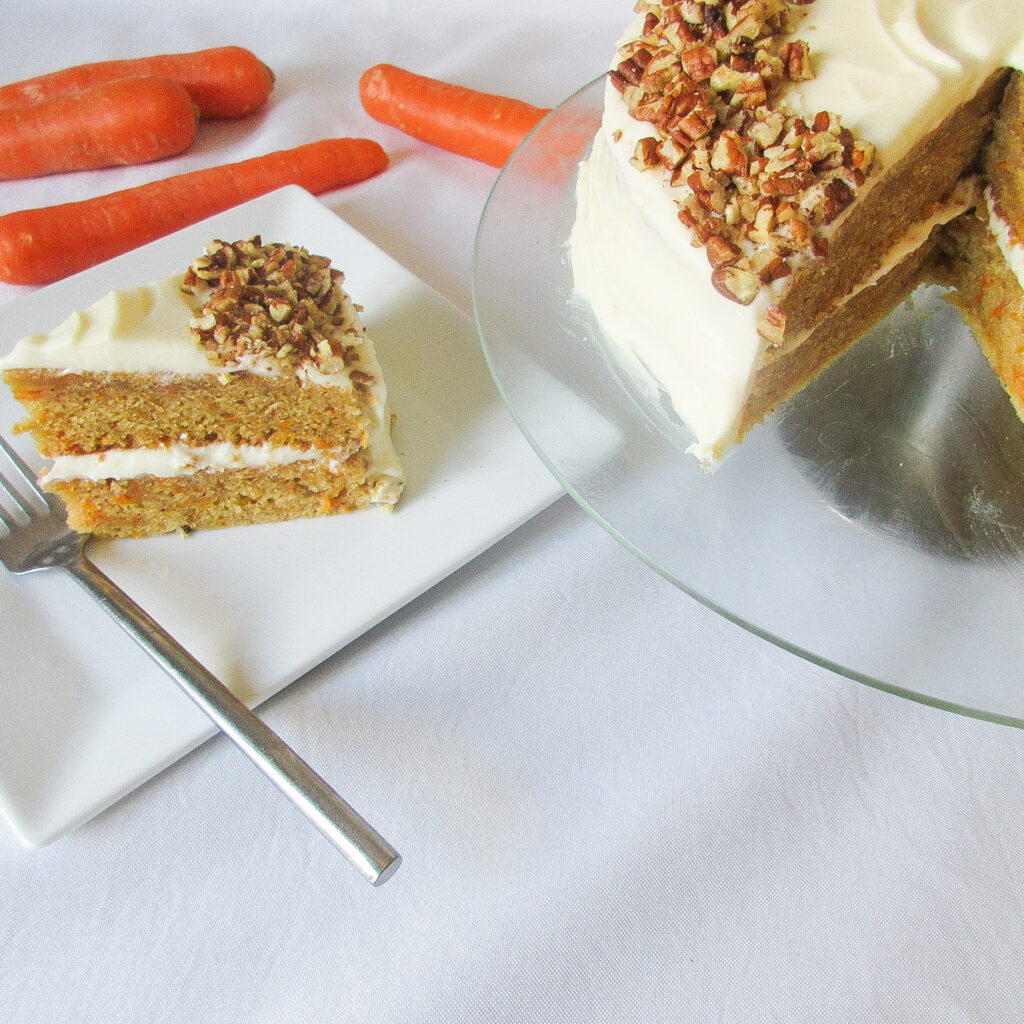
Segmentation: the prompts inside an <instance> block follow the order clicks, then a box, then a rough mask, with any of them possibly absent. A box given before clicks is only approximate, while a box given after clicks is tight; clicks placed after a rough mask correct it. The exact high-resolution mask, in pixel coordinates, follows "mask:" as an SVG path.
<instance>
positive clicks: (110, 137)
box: [0, 77, 198, 179]
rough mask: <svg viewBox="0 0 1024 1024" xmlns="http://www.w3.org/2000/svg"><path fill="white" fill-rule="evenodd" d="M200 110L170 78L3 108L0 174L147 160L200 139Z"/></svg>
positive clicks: (128, 81)
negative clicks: (197, 138) (197, 134)
mask: <svg viewBox="0 0 1024 1024" xmlns="http://www.w3.org/2000/svg"><path fill="white" fill-rule="evenodd" d="M197 121H198V114H197V111H196V108H195V104H193V102H192V97H191V96H189V94H188V91H187V90H186V89H185V87H184V86H183V85H180V84H179V83H178V82H175V81H172V80H171V79H170V78H156V77H145V78H121V79H117V80H116V81H113V82H102V83H100V84H99V85H94V86H93V87H92V88H90V89H86V90H84V91H83V92H79V93H75V94H74V95H72V96H57V97H54V98H53V99H49V100H40V101H39V102H38V103H33V104H31V105H30V106H27V107H15V108H14V109H13V110H0V178H3V179H11V178H34V177H37V176H38V175H41V174H56V173H58V172H60V171H83V170H93V169H95V168H97V167H111V166H113V165H115V164H142V163H147V162H149V161H150V160H160V159H162V158H164V157H168V156H174V155H175V154H176V153H180V152H181V151H182V150H183V149H185V148H186V147H187V146H189V145H190V144H191V142H192V140H193V139H194V138H195V137H196V123H197Z"/></svg>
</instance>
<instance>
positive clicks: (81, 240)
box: [0, 139, 388, 284]
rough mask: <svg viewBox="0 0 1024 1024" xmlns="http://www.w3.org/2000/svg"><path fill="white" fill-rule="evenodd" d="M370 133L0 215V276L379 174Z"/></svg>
mask: <svg viewBox="0 0 1024 1024" xmlns="http://www.w3.org/2000/svg"><path fill="white" fill-rule="evenodd" d="M387 165H388V157H387V154H386V153H385V152H384V150H383V149H381V147H380V146H379V145H378V144H377V143H376V142H373V141H371V140H370V139H321V140H320V141H319V142H311V143H308V144H307V145H305V146H298V147H296V148H295V149H285V150H280V151H278V152H276V153H268V154H266V155H265V156H258V157H253V158H252V159H250V160H242V161H241V162H239V163H234V164H222V165H220V166H218V167H208V168H205V169H204V170H200V171H190V172H188V173H186V174H178V175H175V176H174V177H172V178H164V179H162V180H161V181H153V182H150V183H149V184H146V185H139V186H136V187H135V188H129V189H124V190H122V191H120V192H111V193H110V194H109V195H105V196H97V197H96V198H94V199H85V200H82V201H80V202H74V203H65V204H62V205H60V206H48V207H43V208H41V209H35V210H19V211H17V212H15V213H8V214H6V215H4V216H2V217H0V281H6V282H7V283H8V284H48V283H49V282H51V281H56V280H58V279H60V278H62V277H67V276H68V275H69V274H74V273H76V272H77V271H79V270H84V269H85V268H86V267H90V266H92V265H93V264H94V263H100V262H102V261H103V260H107V259H110V258H111V257H112V256H117V255H119V254H120V253H123V252H127V251H128V250H129V249H134V248H135V247H136V246H139V245H143V244H145V243H146V242H151V241H153V240H154V239H156V238H161V237H162V236H164V235H166V234H169V233H170V232H172V231H177V230H178V229H179V228H184V227H187V226H188V225H189V224H194V223H196V221H199V220H202V219H203V218H204V217H211V216H213V214H215V213H220V212H221V211H222V210H226V209H228V208H229V207H232V206H236V205H238V204H239V203H242V202H245V201H246V200H248V199H255V198H256V197H257V196H261V195H264V194H265V193H267V192H270V191H272V190H273V189H276V188H281V187H282V186H284V185H292V184H294V185H301V186H302V187H303V188H305V189H306V190H307V191H309V192H312V193H314V194H319V193H321V192H326V191H328V190H330V189H333V188H339V187H340V186H342V185H349V184H352V183H354V182H357V181H362V180H363V179H365V178H369V177H372V176H373V175H374V174H379V173H380V172H381V171H383V170H384V169H385V168H386V167H387Z"/></svg>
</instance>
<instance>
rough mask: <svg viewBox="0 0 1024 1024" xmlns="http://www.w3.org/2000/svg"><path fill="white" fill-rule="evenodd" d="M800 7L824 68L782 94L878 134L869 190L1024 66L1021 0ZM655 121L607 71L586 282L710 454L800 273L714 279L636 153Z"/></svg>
mask: <svg viewBox="0 0 1024 1024" xmlns="http://www.w3.org/2000/svg"><path fill="white" fill-rule="evenodd" d="M793 11H794V13H795V14H796V16H797V20H796V25H795V28H794V31H793V33H792V37H793V38H799V39H802V40H806V41H807V43H808V44H809V48H810V53H811V56H812V65H813V68H814V71H815V77H814V78H812V79H810V80H808V81H794V82H787V83H786V85H785V86H784V87H783V92H782V94H781V98H782V100H783V101H784V103H785V104H786V105H787V106H788V107H789V108H791V109H792V111H793V112H794V113H796V114H798V115H801V116H806V117H808V118H813V117H814V115H815V113H817V112H818V111H822V110H827V111H834V112H836V113H838V114H839V115H840V116H841V117H842V120H843V124H844V125H845V126H846V127H848V128H850V129H851V130H852V131H853V132H854V133H855V135H857V136H858V137H859V138H864V139H867V140H868V141H869V142H871V143H872V144H873V145H874V147H875V167H874V170H873V171H872V173H871V174H870V175H869V176H868V178H867V180H866V182H865V183H864V185H863V186H862V191H863V190H866V189H869V188H870V187H871V186H872V185H873V184H874V183H875V182H877V181H878V180H881V179H882V177H884V173H885V170H886V168H889V167H892V166H894V165H895V164H896V163H897V162H898V161H899V160H900V159H901V158H902V157H903V156H905V155H906V153H907V152H908V149H909V147H910V146H911V145H912V144H913V142H914V140H916V139H917V138H919V137H921V135H923V134H926V133H927V132H929V131H931V130H932V129H933V128H935V127H937V126H938V125H939V124H940V123H941V122H942V121H943V120H944V119H945V118H946V117H947V116H948V115H949V113H951V112H952V111H953V110H954V109H956V107H958V106H959V105H960V104H961V103H963V102H964V101H966V100H967V99H968V98H970V97H971V96H973V95H974V93H975V92H976V91H977V89H978V88H979V87H980V86H981V85H982V83H984V82H985V80H986V79H987V78H988V77H989V76H990V75H991V74H992V73H993V72H994V71H996V70H997V69H998V68H1000V67H1004V66H1012V67H1018V68H1020V67H1022V66H1024V16H1022V10H1021V4H1020V0H984V2H982V0H875V2H874V3H864V4H851V3H849V0H815V2H814V3H812V4H810V5H809V6H806V7H794V8H793ZM643 19H644V14H643V13H640V14H639V15H638V17H637V19H636V20H635V21H634V22H633V24H632V25H631V26H630V27H629V29H627V31H626V33H625V34H624V36H623V38H622V40H620V45H621V44H622V43H625V42H628V41H629V40H631V39H635V38H637V37H638V35H639V34H641V33H642V26H643ZM613 66H614V65H613ZM651 131H652V126H651V125H650V124H649V123H648V122H644V121H638V120H636V119H634V118H633V117H632V116H631V115H630V114H629V111H628V109H627V105H626V103H625V102H624V99H623V96H622V95H621V94H620V92H619V91H618V90H617V89H616V88H614V87H613V86H612V85H611V84H610V83H608V84H606V86H605V94H604V113H603V117H602V124H601V128H600V130H599V132H598V134H597V137H596V138H595V140H594V144H593V147H592V150H591V153H590V154H589V156H588V157H587V159H586V160H585V161H584V162H583V164H582V165H581V168H580V172H579V176H578V181H577V193H576V199H577V214H576V220H575V223H574V226H573V229H572V232H571V236H570V240H569V256H570V262H571V266H572V270H573V278H574V287H575V292H576V294H577V296H578V297H580V298H582V299H583V300H585V301H586V302H587V303H589V304H590V306H591V308H592V310H593V312H594V315H595V317H596V319H597V321H598V323H599V324H600V326H601V328H602V330H603V331H604V333H605V335H606V336H607V337H608V339H609V340H610V341H611V342H612V343H613V344H615V345H617V346H619V347H620V348H621V349H622V350H625V351H627V352H629V353H631V355H632V356H633V357H635V359H636V360H637V361H638V362H639V364H640V365H642V366H643V367H645V368H646V371H647V372H648V373H649V374H651V375H652V376H653V378H654V379H655V380H656V381H657V383H658V384H659V385H660V387H661V388H662V389H663V390H664V391H665V392H666V393H667V395H668V397H669V398H670V400H671V402H672V404H673V406H674V408H675V409H676V411H677V413H678V414H679V415H680V417H681V418H682V419H683V420H684V421H685V422H686V423H687V425H688V426H689V428H690V429H691V430H692V432H693V434H694V435H695V440H694V443H693V444H692V446H691V448H690V451H691V452H692V453H693V454H695V455H696V456H697V457H698V458H700V459H701V460H702V461H704V462H706V463H709V464H711V463H713V462H715V461H716V459H717V458H718V457H719V456H720V455H721V454H722V452H723V451H724V450H725V449H726V448H727V447H728V446H729V445H730V444H731V443H732V442H733V441H734V440H735V436H736V432H737V429H738V422H739V417H740V413H741V409H742V406H743V403H744V401H745V399H746V397H747V394H748V392H749V388H750V385H751V382H752V380H753V377H754V374H755V373H756V371H757V369H758V368H759V366H760V365H761V362H762V357H763V353H764V351H765V348H766V342H765V341H764V340H762V339H761V338H759V337H758V334H757V327H758V323H759V322H761V321H762V318H763V317H764V315H765V312H766V310H767V308H768V307H769V306H770V305H772V304H773V303H775V302H776V301H777V300H778V296H779V294H780V291H781V290H783V289H784V288H785V287H786V286H787V283H788V282H787V281H786V280H783V281H782V282H776V283H775V284H772V285H769V286H765V287H763V288H762V289H761V291H760V293H759V294H758V295H757V296H756V298H755V299H754V301H753V302H752V303H751V304H750V305H748V306H741V305H739V304H737V303H735V302H731V301H729V300H728V299H726V298H724V297H722V296H721V295H720V294H719V293H718V292H717V291H716V290H715V289H714V287H712V285H711V282H710V275H709V267H708V260H707V256H706V254H705V253H704V251H703V250H702V249H700V248H695V246H694V244H693V242H692V237H691V234H690V231H689V229H688V228H686V227H684V226H683V225H682V224H680V223H679V220H678V218H677V216H676V214H677V205H676V200H677V199H678V198H680V195H681V192H682V191H683V190H685V186H682V188H681V187H680V186H678V185H677V186H670V184H669V181H668V174H667V172H665V173H662V172H661V171H659V170H653V171H642V172H641V171H638V170H637V169H636V168H635V167H633V166H631V164H630V159H631V157H633V155H634V152H635V150H636V147H637V143H638V142H639V140H641V139H642V138H644V137H647V136H649V135H650V134H651ZM956 212H959V211H958V210H957V209H956V207H951V208H950V209H949V210H948V211H945V213H946V214H947V215H949V216H953V215H955V213H956ZM841 222H842V216H840V217H839V218H838V219H837V220H836V221H835V223H833V224H832V225H831V226H830V230H832V231H834V230H835V229H836V228H838V226H839V224H841ZM893 255H894V256H895V254H893ZM866 283H868V284H869V283H870V282H866Z"/></svg>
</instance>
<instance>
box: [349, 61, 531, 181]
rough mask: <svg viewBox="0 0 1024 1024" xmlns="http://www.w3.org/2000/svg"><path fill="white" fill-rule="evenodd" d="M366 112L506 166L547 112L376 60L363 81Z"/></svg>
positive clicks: (453, 150) (361, 88)
mask: <svg viewBox="0 0 1024 1024" xmlns="http://www.w3.org/2000/svg"><path fill="white" fill-rule="evenodd" d="M359 97H360V99H361V100H362V102H363V107H364V108H365V109H366V112H367V113H368V114H369V115H370V116H371V117H373V118H375V119H376V120H378V121H382V122H383V123H384V124H389V125H392V126H394V127H395V128H400V129H401V130H402V131H403V132H405V133H406V134H407V135H411V136H413V137H414V138H417V139H420V140H421V141H423V142H429V143H431V144H432V145H434V146H439V147H440V148H441V149H446V150H448V151H449V152H451V153H458V154H459V155H460V156H468V157H471V158H472V159H473V160H480V161H482V162H483V163H485V164H490V165H491V166H492V167H502V166H504V164H505V162H506V161H507V160H508V158H509V157H510V156H511V155H512V151H513V150H514V149H515V148H516V146H518V145H519V143H520V142H522V141H523V138H524V137H525V136H526V135H527V134H528V133H529V132H530V130H531V129H532V128H533V127H534V126H535V125H536V124H537V122H538V121H540V119H541V118H542V117H544V115H545V114H547V113H548V111H547V110H546V109H544V108H542V107H533V106H530V104H529V103H523V102H522V100H515V99H511V98H509V97H508V96H495V95H493V94H491V93H486V92H477V91H476V90H475V89H468V88H466V87H465V86H461V85H451V84H450V83H448V82H441V81H439V80H438V79H436V78H426V77H424V76H423V75H417V74H414V73H413V72H411V71H406V70H404V69H403V68H398V67H395V66H394V65H393V64H377V65H375V66H374V67H372V68H369V69H368V70H367V71H364V72H363V75H362V77H361V78H360V79H359Z"/></svg>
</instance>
